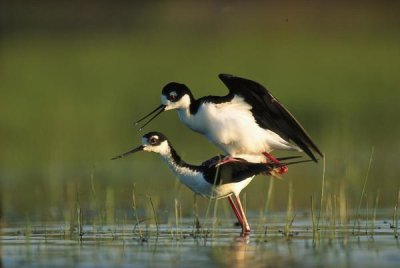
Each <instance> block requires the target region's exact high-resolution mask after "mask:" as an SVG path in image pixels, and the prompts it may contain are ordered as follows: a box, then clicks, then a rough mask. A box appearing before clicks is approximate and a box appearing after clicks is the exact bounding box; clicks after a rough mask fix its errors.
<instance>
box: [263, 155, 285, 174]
mask: <svg viewBox="0 0 400 268" xmlns="http://www.w3.org/2000/svg"><path fill="white" fill-rule="evenodd" d="M263 155H264V156H265V157H266V158H268V160H269V161H271V162H272V163H274V164H277V165H278V164H280V162H279V160H278V159H276V158H275V157H274V156H273V155H271V154H269V153H267V152H264V153H263ZM288 170H289V169H288V167H287V166H285V165H281V166H280V167H279V168H278V173H279V174H281V175H282V174H285V173H286V172H288Z"/></svg>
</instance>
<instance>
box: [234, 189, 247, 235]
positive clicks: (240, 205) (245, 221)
mask: <svg viewBox="0 0 400 268" xmlns="http://www.w3.org/2000/svg"><path fill="white" fill-rule="evenodd" d="M235 197H236V203H237V204H238V207H239V211H240V214H241V215H242V219H243V225H242V235H243V236H246V235H248V234H250V225H249V223H248V222H247V218H246V214H245V213H244V210H243V206H242V202H240V198H239V196H235Z"/></svg>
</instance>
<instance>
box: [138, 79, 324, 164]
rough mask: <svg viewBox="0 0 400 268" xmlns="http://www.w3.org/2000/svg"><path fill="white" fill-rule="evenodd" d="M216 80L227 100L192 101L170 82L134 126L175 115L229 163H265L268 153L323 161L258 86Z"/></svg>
mask: <svg viewBox="0 0 400 268" xmlns="http://www.w3.org/2000/svg"><path fill="white" fill-rule="evenodd" d="M219 78H220V79H221V80H222V82H223V83H224V84H225V85H226V86H227V87H228V89H229V93H228V94H227V95H226V96H206V97H202V98H200V99H195V98H194V96H193V94H192V92H191V91H190V89H189V88H188V87H187V86H185V85H184V84H180V83H176V82H171V83H168V84H167V85H166V86H165V87H164V88H163V90H162V94H161V103H162V104H161V105H160V106H159V107H158V108H156V109H155V110H154V111H153V112H151V113H150V114H148V115H147V116H145V117H143V118H142V119H140V120H139V121H138V122H137V123H139V122H141V121H142V120H144V119H146V118H148V117H149V116H150V115H152V114H154V113H156V114H155V115H154V116H153V117H152V118H151V119H150V120H149V121H147V122H146V123H145V124H144V125H143V126H142V128H143V127H144V126H145V125H147V124H148V123H149V122H150V121H151V120H153V119H154V118H155V117H157V116H158V115H159V114H160V113H162V112H163V111H166V110H172V109H176V110H177V111H178V115H179V118H180V120H181V121H182V122H183V123H184V124H185V125H186V126H188V127H189V128H190V129H192V130H194V131H196V132H198V133H201V134H203V135H205V136H206V137H207V138H208V139H209V140H210V141H211V142H212V143H214V144H215V145H217V146H218V147H219V148H221V149H222V150H223V151H224V153H225V154H227V155H229V156H231V157H238V158H244V159H246V160H248V161H252V162H265V157H264V155H263V153H269V152H271V151H273V150H299V151H301V150H302V151H304V152H305V153H306V154H307V155H308V156H309V157H310V158H311V159H312V160H314V161H315V162H317V157H316V156H315V154H314V153H316V154H318V155H320V156H321V157H323V154H322V152H321V151H320V150H319V148H318V147H317V145H316V144H315V143H314V142H313V141H312V139H311V138H310V136H309V135H308V134H307V132H306V131H305V129H304V128H303V127H302V126H301V125H300V123H299V122H298V121H297V120H296V119H295V118H294V117H293V115H292V114H291V113H290V112H289V111H288V110H287V109H286V108H285V107H284V106H283V105H282V104H280V103H279V102H278V100H277V99H276V98H274V97H273V96H272V95H271V94H270V93H269V92H268V90H267V89H266V88H265V87H263V86H262V85H260V84H259V83H257V82H254V81H252V80H248V79H245V78H240V77H236V76H233V75H228V74H220V75H219Z"/></svg>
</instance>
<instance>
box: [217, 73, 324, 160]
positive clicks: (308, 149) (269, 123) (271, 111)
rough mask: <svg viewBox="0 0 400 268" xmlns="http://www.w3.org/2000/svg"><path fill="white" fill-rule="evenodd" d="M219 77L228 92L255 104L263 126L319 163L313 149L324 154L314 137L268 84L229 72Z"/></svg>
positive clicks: (258, 119) (260, 123) (258, 117)
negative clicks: (268, 87)
mask: <svg viewBox="0 0 400 268" xmlns="http://www.w3.org/2000/svg"><path fill="white" fill-rule="evenodd" d="M219 78H220V79H221V80H222V82H223V83H224V84H225V85H226V86H227V87H228V89H229V94H228V95H231V97H233V96H234V95H239V96H241V97H243V98H244V100H245V101H246V102H248V103H249V104H250V105H252V107H253V108H252V110H251V112H252V113H253V116H254V117H255V119H256V122H257V123H258V124H259V125H260V126H261V127H262V128H266V129H269V130H271V131H273V132H275V133H277V134H278V135H279V136H281V138H283V139H285V140H288V141H289V140H290V141H292V142H293V143H295V144H296V145H297V146H299V147H300V148H301V149H302V150H303V151H304V152H305V153H306V154H307V155H308V156H310V157H311V159H313V160H314V161H315V162H317V158H316V157H315V155H314V153H313V151H314V152H316V153H317V154H319V155H320V156H321V157H323V154H322V152H321V151H320V149H319V148H318V147H317V145H316V144H315V143H314V142H313V141H312V140H311V137H310V136H309V135H308V134H307V132H306V130H305V129H304V128H303V127H302V126H301V125H300V123H299V122H298V121H297V120H296V119H295V118H294V116H293V115H292V114H291V113H290V112H289V111H288V110H287V109H286V108H285V107H284V106H283V105H282V104H280V103H279V102H278V100H277V99H276V98H275V97H274V96H272V95H271V94H270V93H269V92H268V90H267V89H266V88H265V87H263V86H262V85H260V84H259V83H257V82H254V81H252V80H248V79H244V78H240V77H236V76H233V75H229V74H220V75H219Z"/></svg>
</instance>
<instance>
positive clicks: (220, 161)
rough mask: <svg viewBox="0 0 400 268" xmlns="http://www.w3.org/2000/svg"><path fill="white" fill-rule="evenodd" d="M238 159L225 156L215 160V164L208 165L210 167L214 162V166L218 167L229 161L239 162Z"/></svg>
mask: <svg viewBox="0 0 400 268" xmlns="http://www.w3.org/2000/svg"><path fill="white" fill-rule="evenodd" d="M240 161H241V160H240V159H237V158H233V157H232V156H225V157H224V158H222V159H220V160H218V161H217V162H216V164H215V163H212V164H210V167H211V166H212V165H214V164H215V167H219V166H220V165H223V164H226V163H230V162H240Z"/></svg>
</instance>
